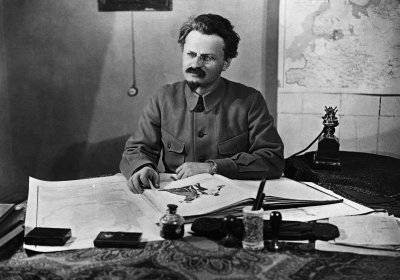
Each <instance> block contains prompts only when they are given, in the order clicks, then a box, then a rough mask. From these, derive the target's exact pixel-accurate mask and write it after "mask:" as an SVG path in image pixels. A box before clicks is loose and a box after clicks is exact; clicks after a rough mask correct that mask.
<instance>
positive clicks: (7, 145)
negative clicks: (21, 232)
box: [0, 1, 23, 200]
mask: <svg viewBox="0 0 400 280" xmlns="http://www.w3.org/2000/svg"><path fill="white" fill-rule="evenodd" d="M2 11H3V2H2V1H0V38H4V26H3V13H2ZM5 55H6V54H5V45H4V40H0V108H1V109H0V178H1V181H0V194H3V196H4V197H5V200H9V199H12V195H11V194H12V193H16V196H21V192H23V191H22V190H21V189H20V188H15V186H16V184H15V180H14V175H15V173H16V172H15V169H14V160H13V156H12V150H13V146H12V141H11V136H10V132H11V129H10V124H11V121H10V119H11V118H10V110H9V103H8V100H9V94H8V88H7V71H6V70H7V66H6V56H5Z"/></svg>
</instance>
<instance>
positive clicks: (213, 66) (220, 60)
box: [182, 30, 230, 90]
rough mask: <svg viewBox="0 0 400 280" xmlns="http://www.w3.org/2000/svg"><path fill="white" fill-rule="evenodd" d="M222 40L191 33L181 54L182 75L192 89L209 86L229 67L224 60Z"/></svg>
mask: <svg viewBox="0 0 400 280" xmlns="http://www.w3.org/2000/svg"><path fill="white" fill-rule="evenodd" d="M223 48H224V40H223V39H222V38H221V37H219V36H218V35H205V34H202V33H200V32H198V31H195V30H193V31H191V32H190V33H189V34H188V35H187V36H186V40H185V45H184V47H183V53H182V66H183V75H184V77H185V79H186V81H188V83H189V85H191V88H192V89H194V90H195V89H197V88H199V87H200V88H207V87H209V86H211V85H212V84H213V83H214V82H215V81H216V80H217V79H218V77H219V76H220V75H221V72H222V71H223V70H226V68H228V66H229V62H230V60H228V61H226V60H224V50H223Z"/></svg>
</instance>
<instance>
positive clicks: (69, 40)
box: [0, 0, 276, 201]
mask: <svg viewBox="0 0 400 280" xmlns="http://www.w3.org/2000/svg"><path fill="white" fill-rule="evenodd" d="M1 3H2V4H1V5H2V6H0V7H1V8H2V9H1V13H0V16H2V18H0V19H2V20H1V23H2V25H3V26H1V25H0V27H3V28H2V29H1V28H0V30H2V31H1V33H0V54H1V56H0V62H1V63H0V65H1V66H0V67H1V68H0V71H1V73H2V75H1V77H0V101H1V109H2V110H1V112H0V125H1V127H0V135H1V136H0V141H1V143H2V144H3V145H2V147H1V149H0V156H1V165H0V167H1V173H0V175H1V177H0V186H6V188H5V190H4V192H3V190H2V192H1V194H0V200H3V201H4V197H7V199H8V200H20V199H23V198H24V197H25V196H26V193H27V186H28V176H33V177H36V178H39V179H43V180H68V179H77V178H83V177H90V176H98V175H102V174H113V173H115V172H118V163H119V159H120V155H121V153H122V149H123V145H124V142H125V140H126V138H127V135H128V134H129V133H131V132H132V131H133V130H135V128H136V125H137V119H138V117H139V115H140V113H141V110H142V108H143V106H144V104H146V103H147V101H148V99H149V97H150V96H151V94H153V93H154V92H155V90H156V88H158V87H159V86H161V85H162V84H165V83H170V82H174V81H176V80H181V79H182V74H181V53H180V49H179V47H178V45H177V43H176V40H177V34H178V29H179V27H180V25H181V24H182V22H183V20H184V19H186V18H187V17H189V16H190V15H192V14H199V13H204V12H212V13H220V14H222V15H223V16H226V17H227V18H229V19H230V20H231V21H232V23H233V24H234V25H235V26H236V30H237V32H238V33H239V34H240V35H241V38H242V40H241V43H240V46H239V57H238V58H237V59H235V60H234V61H233V62H232V64H231V67H230V68H229V69H228V71H226V72H225V73H224V75H225V77H227V78H229V79H233V80H235V81H238V82H242V83H245V84H248V85H250V86H253V87H255V88H257V89H259V90H262V91H263V92H264V91H265V89H267V90H268V93H266V99H267V101H268V102H270V101H271V100H272V102H271V104H270V108H271V111H272V112H276V102H275V100H276V92H275V93H274V88H273V86H271V84H270V83H269V82H268V81H265V80H264V78H263V75H264V74H265V73H268V75H270V76H272V75H273V74H274V71H273V70H271V69H264V67H263V65H264V63H263V62H265V61H266V60H267V59H266V51H265V47H266V46H270V45H271V37H268V38H267V37H266V35H265V34H264V33H265V24H266V23H267V22H268V19H267V18H266V12H265V11H266V9H267V4H266V3H268V1H265V2H264V1H263V0H252V3H251V5H249V3H248V1H246V0H230V1H229V4H227V3H228V2H227V1H224V0H174V1H173V11H171V12H134V13H131V12H111V13H106V12H98V11H97V0H90V1H89V0H58V1H52V0H35V1H28V0H4V1H2V2H1ZM243 15H245V16H243ZM132 23H133V28H132ZM132 38H133V39H134V40H133V41H132ZM272 38H273V36H272ZM3 39H4V40H3ZM132 42H134V53H135V59H136V67H135V68H136V82H137V86H138V88H139V94H138V95H137V96H136V97H129V96H128V95H127V94H126V92H127V89H128V88H129V87H130V86H131V84H132ZM273 82H274V80H273V78H272V83H273ZM274 94H275V96H273V95H274ZM11 120H12V122H11Z"/></svg>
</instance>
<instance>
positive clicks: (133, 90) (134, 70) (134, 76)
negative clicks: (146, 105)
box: [128, 12, 138, 96]
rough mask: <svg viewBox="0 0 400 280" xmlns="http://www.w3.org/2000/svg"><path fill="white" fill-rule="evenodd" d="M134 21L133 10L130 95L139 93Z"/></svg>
mask: <svg viewBox="0 0 400 280" xmlns="http://www.w3.org/2000/svg"><path fill="white" fill-rule="evenodd" d="M134 25H135V23H134V21H133V12H131V30H132V86H131V87H130V88H129V89H128V95H129V96H135V95H137V94H138V89H137V87H136V69H135V65H136V60H135V29H134Z"/></svg>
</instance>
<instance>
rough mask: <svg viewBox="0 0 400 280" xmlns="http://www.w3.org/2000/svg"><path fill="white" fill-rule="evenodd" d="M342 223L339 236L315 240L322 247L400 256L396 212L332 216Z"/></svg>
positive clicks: (338, 225)
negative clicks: (393, 214) (326, 239)
mask: <svg viewBox="0 0 400 280" xmlns="http://www.w3.org/2000/svg"><path fill="white" fill-rule="evenodd" d="M329 223H331V224H334V225H336V226H337V227H338V229H339V232H340V236H339V237H338V238H336V239H335V240H330V241H320V240H317V241H316V242H315V249H317V250H321V251H336V252H349V253H355V254H362V255H380V256H394V257H397V256H400V220H399V219H398V218H395V217H393V216H388V215H387V213H386V215H381V214H379V215H378V214H376V213H371V214H369V215H360V216H347V217H332V218H329Z"/></svg>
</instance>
